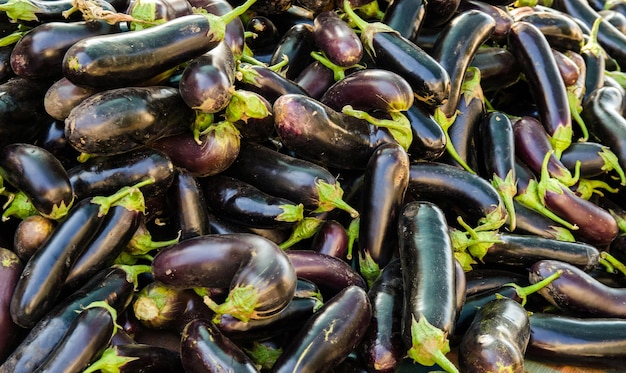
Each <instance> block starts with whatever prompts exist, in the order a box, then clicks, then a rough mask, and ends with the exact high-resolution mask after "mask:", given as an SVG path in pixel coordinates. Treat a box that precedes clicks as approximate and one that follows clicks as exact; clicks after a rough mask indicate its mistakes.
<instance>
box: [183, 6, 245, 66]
mask: <svg viewBox="0 0 626 373" xmlns="http://www.w3.org/2000/svg"><path fill="white" fill-rule="evenodd" d="M189 3H190V4H191V6H192V7H195V8H199V9H204V10H206V11H207V12H208V13H211V14H215V15H218V16H223V15H224V14H226V13H228V12H230V11H231V10H233V6H232V5H231V4H230V3H229V2H228V1H226V0H191V1H189ZM244 33H245V29H244V25H243V22H242V21H241V18H239V17H238V18H236V19H233V20H232V21H230V22H228V24H227V25H226V30H225V33H224V42H226V44H228V45H229V46H230V49H231V50H232V51H233V55H234V56H235V57H237V58H239V57H241V55H242V54H243V50H244V44H245V37H244Z"/></svg>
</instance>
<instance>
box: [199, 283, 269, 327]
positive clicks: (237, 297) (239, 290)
mask: <svg viewBox="0 0 626 373" xmlns="http://www.w3.org/2000/svg"><path fill="white" fill-rule="evenodd" d="M203 299H204V303H205V304H206V305H207V306H208V307H209V308H210V309H211V310H212V311H213V312H215V318H214V319H213V321H214V322H215V323H216V324H218V323H219V321H220V319H221V316H222V315H224V314H229V315H231V316H232V317H234V318H236V319H238V320H241V321H243V322H248V321H250V319H253V318H254V317H255V316H256V305H257V303H258V302H259V300H260V294H259V292H258V291H257V290H256V289H255V287H254V286H253V285H247V286H236V287H235V288H233V289H231V290H230V292H229V293H228V296H227V297H226V300H225V301H224V303H222V304H217V303H216V302H215V301H213V300H212V299H211V298H210V297H208V296H205V297H204V298H203Z"/></svg>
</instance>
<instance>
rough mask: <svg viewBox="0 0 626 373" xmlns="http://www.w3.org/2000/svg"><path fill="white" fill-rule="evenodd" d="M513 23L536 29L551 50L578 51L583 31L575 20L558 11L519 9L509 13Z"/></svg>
mask: <svg viewBox="0 0 626 373" xmlns="http://www.w3.org/2000/svg"><path fill="white" fill-rule="evenodd" d="M511 16H512V17H513V19H514V21H515V22H518V21H523V22H528V23H530V24H532V25H533V26H535V27H537V28H538V29H539V31H541V33H542V34H543V35H544V36H545V38H546V40H547V41H548V44H550V46H551V47H552V48H555V49H557V50H560V51H567V50H571V51H574V52H578V51H580V47H581V46H582V44H584V30H583V29H582V28H581V26H580V25H579V23H578V22H577V21H576V19H575V18H573V17H570V16H568V15H567V14H565V13H562V12H558V11H548V10H543V9H540V8H539V9H538V8H529V7H521V8H516V9H514V10H512V11H511Z"/></svg>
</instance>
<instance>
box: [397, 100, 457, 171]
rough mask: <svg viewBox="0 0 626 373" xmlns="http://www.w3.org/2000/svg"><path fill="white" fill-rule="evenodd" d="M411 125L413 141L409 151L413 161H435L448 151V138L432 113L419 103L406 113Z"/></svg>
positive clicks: (414, 104)
mask: <svg viewBox="0 0 626 373" xmlns="http://www.w3.org/2000/svg"><path fill="white" fill-rule="evenodd" d="M404 114H405V115H406V117H407V119H408V120H409V123H410V125H411V132H412V137H413V140H412V141H411V145H410V146H409V149H408V150H407V151H408V153H409V156H410V158H411V161H419V160H422V161H434V160H436V159H438V158H439V157H441V156H442V155H443V154H444V153H445V151H446V144H447V142H448V140H447V137H446V134H445V132H444V131H443V129H442V128H441V126H440V125H439V123H437V121H435V118H434V117H433V116H432V114H431V113H429V112H428V110H426V108H424V107H422V105H421V104H420V103H419V102H414V103H413V105H411V107H410V108H409V109H408V110H407V111H406V112H405V113H404Z"/></svg>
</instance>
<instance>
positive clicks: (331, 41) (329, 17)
mask: <svg viewBox="0 0 626 373" xmlns="http://www.w3.org/2000/svg"><path fill="white" fill-rule="evenodd" d="M313 39H314V40H315V44H316V45H317V47H318V48H319V49H320V50H321V51H322V52H324V54H325V55H326V57H328V59H329V60H331V61H332V62H333V63H334V64H336V65H339V66H343V67H347V66H352V65H355V64H357V63H358V62H359V61H360V60H361V57H362V56H363V44H361V40H359V37H358V35H357V34H356V32H354V30H353V29H352V27H350V25H348V23H346V22H345V21H344V20H343V19H341V18H340V17H339V15H338V14H337V13H336V12H335V11H332V10H329V11H324V12H321V13H319V14H317V15H316V16H315V19H314V20H313Z"/></svg>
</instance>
